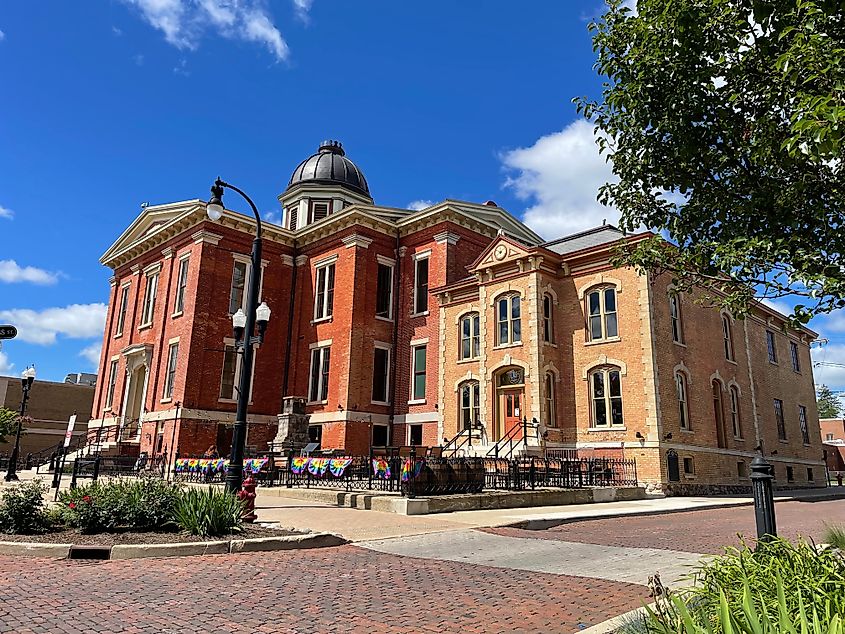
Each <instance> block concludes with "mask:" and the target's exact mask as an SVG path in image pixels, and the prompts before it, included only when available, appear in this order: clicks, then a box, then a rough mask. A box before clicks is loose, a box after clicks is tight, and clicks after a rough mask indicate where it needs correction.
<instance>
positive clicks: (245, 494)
mask: <svg viewBox="0 0 845 634" xmlns="http://www.w3.org/2000/svg"><path fill="white" fill-rule="evenodd" d="M238 499H239V500H241V501H242V502H243V503H244V514H243V521H244V522H248V523H250V524H251V523H252V522H254V521H255V519H256V516H255V478H253V477H252V475H248V476H247V477H246V479H245V480H244V481H243V484H242V485H241V490H240V491H238Z"/></svg>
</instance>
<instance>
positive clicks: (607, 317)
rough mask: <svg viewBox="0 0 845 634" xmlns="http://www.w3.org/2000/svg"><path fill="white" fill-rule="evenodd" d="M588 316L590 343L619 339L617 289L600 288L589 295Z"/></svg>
mask: <svg viewBox="0 0 845 634" xmlns="http://www.w3.org/2000/svg"><path fill="white" fill-rule="evenodd" d="M587 316H588V322H589V327H588V334H589V337H590V341H601V340H602V339H612V338H614V337H618V336H619V328H618V325H617V321H616V289H615V288H613V287H609V288H600V289H597V290H594V291H590V292H589V293H587Z"/></svg>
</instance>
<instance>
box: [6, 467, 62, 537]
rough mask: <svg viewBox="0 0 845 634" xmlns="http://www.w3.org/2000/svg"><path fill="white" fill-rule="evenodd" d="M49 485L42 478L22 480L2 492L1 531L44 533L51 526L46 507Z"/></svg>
mask: <svg viewBox="0 0 845 634" xmlns="http://www.w3.org/2000/svg"><path fill="white" fill-rule="evenodd" d="M46 492H47V485H46V484H44V483H43V482H41V480H31V481H30V482H22V483H21V484H17V485H15V486H12V487H9V488H8V489H4V490H3V492H2V494H0V532H2V533H7V534H8V533H12V534H21V535H31V534H33V533H43V532H45V531H47V530H48V529H49V527H50V521H49V519H48V516H47V512H46V509H45V507H44V494H45V493H46Z"/></svg>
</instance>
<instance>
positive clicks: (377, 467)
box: [373, 458, 390, 480]
mask: <svg viewBox="0 0 845 634" xmlns="http://www.w3.org/2000/svg"><path fill="white" fill-rule="evenodd" d="M373 475H374V476H375V477H377V478H379V479H380V480H389V479H390V463H389V462H388V461H387V460H385V459H384V458H373Z"/></svg>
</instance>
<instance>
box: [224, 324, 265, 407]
mask: <svg viewBox="0 0 845 634" xmlns="http://www.w3.org/2000/svg"><path fill="white" fill-rule="evenodd" d="M228 341H232V340H231V339H230V340H228ZM255 360H256V355H253V356H252V378H254V377H255ZM242 367H243V354H241V353H240V352H239V351H238V350H237V348H235V345H234V343H225V344H224V345H223V369H222V372H221V376H220V395H219V399H220V400H221V401H234V400H237V398H238V389H239V387H238V386H239V385H240V381H241V371H242ZM253 387H255V381H250V384H249V399H250V401H252V389H253Z"/></svg>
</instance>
